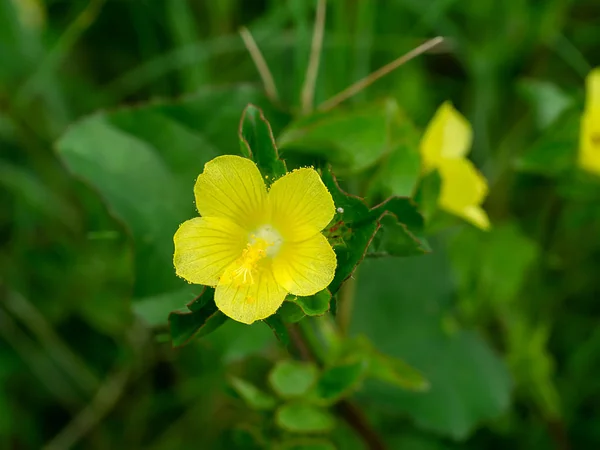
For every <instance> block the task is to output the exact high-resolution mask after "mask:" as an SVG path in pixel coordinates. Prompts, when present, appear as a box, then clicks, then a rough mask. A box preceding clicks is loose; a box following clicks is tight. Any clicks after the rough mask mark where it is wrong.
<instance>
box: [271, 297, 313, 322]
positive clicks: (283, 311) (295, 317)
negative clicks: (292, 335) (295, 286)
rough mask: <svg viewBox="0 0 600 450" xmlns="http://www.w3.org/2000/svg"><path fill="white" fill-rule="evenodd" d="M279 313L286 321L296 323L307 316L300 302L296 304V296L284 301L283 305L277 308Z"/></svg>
mask: <svg viewBox="0 0 600 450" xmlns="http://www.w3.org/2000/svg"><path fill="white" fill-rule="evenodd" d="M277 314H278V315H279V316H280V317H281V320H283V321H284V322H285V323H296V322H299V321H300V320H302V319H304V318H305V317H306V314H304V311H302V308H300V306H299V305H298V304H296V298H295V297H291V298H290V299H289V300H288V299H286V301H284V302H283V304H282V305H281V307H280V308H279V309H278V310H277Z"/></svg>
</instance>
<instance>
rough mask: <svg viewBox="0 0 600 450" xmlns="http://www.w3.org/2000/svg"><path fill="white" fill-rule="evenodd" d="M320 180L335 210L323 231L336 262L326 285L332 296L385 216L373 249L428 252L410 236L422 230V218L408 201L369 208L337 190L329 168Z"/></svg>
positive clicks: (399, 253) (402, 253)
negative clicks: (384, 226) (331, 247)
mask: <svg viewBox="0 0 600 450" xmlns="http://www.w3.org/2000/svg"><path fill="white" fill-rule="evenodd" d="M322 179H323V183H324V184H325V186H327V189H328V190H329V192H330V193H331V196H332V197H333V201H334V203H335V206H336V208H337V213H336V215H335V216H334V218H333V220H332V222H331V224H330V226H329V227H328V228H327V229H326V230H325V235H326V236H327V237H328V239H329V241H330V242H331V243H332V245H333V249H334V251H335V253H336V256H337V263H338V264H337V268H336V273H335V277H334V279H333V281H332V282H331V284H330V285H329V291H330V292H331V294H332V295H334V294H335V293H336V292H337V291H338V290H339V288H340V286H341V284H342V283H343V282H344V281H345V280H346V279H347V278H348V277H350V276H351V275H352V273H353V272H354V269H355V268H356V266H357V265H358V264H359V263H360V262H361V261H362V259H363V258H364V256H365V254H366V252H367V249H368V248H369V246H370V245H371V243H372V242H373V239H374V237H375V234H376V233H377V231H378V230H379V229H380V227H381V223H380V221H381V219H382V218H384V217H386V216H388V218H386V219H383V221H384V224H385V225H386V228H385V234H384V235H383V236H382V237H381V238H380V239H379V240H378V241H376V242H375V244H376V248H378V249H380V250H382V251H384V252H386V254H390V255H394V256H409V255H417V254H423V253H426V252H428V251H429V246H428V244H427V243H426V242H424V241H423V240H421V239H419V238H417V237H416V236H415V235H414V234H413V232H415V233H416V232H418V233H420V232H421V231H422V228H423V217H422V216H421V215H420V214H419V212H418V210H417V208H416V205H415V204H414V203H413V202H412V201H411V200H410V199H407V198H401V197H394V198H391V199H388V200H387V201H386V202H384V203H382V204H381V205H378V206H376V207H374V208H372V209H369V207H368V206H367V205H366V204H365V203H364V201H363V200H362V199H360V198H358V197H355V196H353V195H350V194H347V193H346V192H344V191H343V190H342V189H341V188H340V187H339V185H338V183H337V180H336V179H335V176H334V175H333V173H332V171H331V168H328V170H325V171H324V172H323V174H322ZM395 219H397V220H395ZM411 230H413V231H411Z"/></svg>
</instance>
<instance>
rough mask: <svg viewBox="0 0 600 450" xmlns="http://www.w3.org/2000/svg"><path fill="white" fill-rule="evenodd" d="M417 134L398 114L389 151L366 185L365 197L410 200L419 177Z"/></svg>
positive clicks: (408, 122)
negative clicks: (370, 182)
mask: <svg viewBox="0 0 600 450" xmlns="http://www.w3.org/2000/svg"><path fill="white" fill-rule="evenodd" d="M420 138H421V133H420V132H419V130H417V128H416V127H415V126H414V124H413V123H412V122H411V121H410V119H408V117H406V115H404V114H402V113H398V115H397V117H396V120H395V125H394V126H393V127H392V137H391V148H392V150H391V152H390V154H389V155H388V156H386V157H385V159H384V160H383V161H382V162H381V164H380V166H379V169H378V170H377V172H376V174H375V176H374V177H373V180H372V184H371V186H369V197H383V198H387V197H391V196H400V197H412V196H413V195H414V193H415V190H416V188H417V184H418V181H419V176H420V174H421V157H420V155H419V141H420Z"/></svg>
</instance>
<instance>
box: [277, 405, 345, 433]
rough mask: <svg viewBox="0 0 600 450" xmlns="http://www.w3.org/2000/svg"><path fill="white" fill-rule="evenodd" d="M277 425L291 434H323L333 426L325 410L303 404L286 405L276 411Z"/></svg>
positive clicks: (331, 417)
mask: <svg viewBox="0 0 600 450" xmlns="http://www.w3.org/2000/svg"><path fill="white" fill-rule="evenodd" d="M275 421H276V423H277V425H278V426H279V427H280V428H282V429H284V430H286V431H290V432H292V433H325V432H327V431H329V430H331V429H332V428H333V427H334V425H335V419H334V417H333V416H332V415H331V414H330V413H329V412H328V411H327V410H325V409H322V408H319V407H318V406H314V405H307V404H303V403H288V404H286V405H283V406H282V407H280V408H279V409H278V410H277V413H276V415H275Z"/></svg>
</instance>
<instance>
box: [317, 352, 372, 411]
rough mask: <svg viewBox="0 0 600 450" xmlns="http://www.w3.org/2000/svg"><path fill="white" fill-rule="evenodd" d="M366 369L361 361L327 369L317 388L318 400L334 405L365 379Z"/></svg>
mask: <svg viewBox="0 0 600 450" xmlns="http://www.w3.org/2000/svg"><path fill="white" fill-rule="evenodd" d="M366 368H367V366H366V364H365V362H364V361H363V360H362V359H361V360H359V361H357V362H352V363H346V364H340V365H337V366H333V367H330V368H328V369H326V370H325V371H324V372H323V373H322V374H321V377H320V378H319V381H318V382H317V385H316V386H315V394H316V396H317V398H318V400H319V401H322V402H324V403H326V404H332V403H335V402H337V401H338V400H340V399H341V398H342V397H345V396H347V395H349V394H350V393H351V392H352V391H354V390H355V389H356V388H357V387H358V385H359V384H360V383H361V382H362V380H363V379H364V375H365V374H366Z"/></svg>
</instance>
